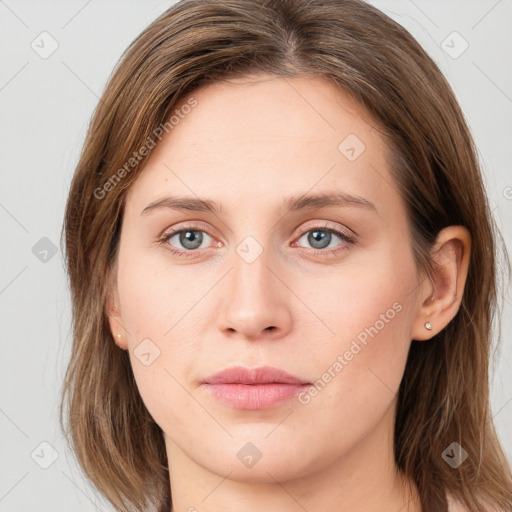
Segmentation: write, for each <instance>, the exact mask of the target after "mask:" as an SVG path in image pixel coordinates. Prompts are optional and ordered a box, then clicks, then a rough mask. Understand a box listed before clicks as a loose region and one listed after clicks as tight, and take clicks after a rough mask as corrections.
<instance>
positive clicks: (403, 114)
mask: <svg viewBox="0 0 512 512" xmlns="http://www.w3.org/2000/svg"><path fill="white" fill-rule="evenodd" d="M254 73H267V74H272V75H275V76H280V77H293V76H299V75H317V76H322V77H325V78H326V79H328V80H331V81H333V82H334V83H335V84H337V85H338V86H339V87H340V88H341V89H343V90H344V91H347V92H348V93H350V94H351V95H353V97H354V98H356V99H357V100H358V101H359V103H360V105H362V107H364V108H365V109H366V110H367V111H368V112H369V114H370V116H371V118H372V119H373V120H374V121H375V123H376V125H377V126H378V127H379V129H380V130H381V131H382V134H383V136H385V137H386V140H387V141H388V144H389V147H390V148H391V149H392V151H391V154H392V155H393V157H392V158H393V161H392V162H391V164H392V165H391V169H390V171H391V173H392V175H393V177H394V179H395V181H396V183H397V185H398V186H399V188H400V191H401V194H402V197H403V199H404V201H405V204H406V206H407V208H408V214H409V221H410V225H411V232H412V234H413V236H412V240H411V243H412V248H413V251H414V257H415V260H416V263H417V266H418V269H419V270H421V271H424V272H425V274H426V275H427V276H430V275H431V273H432V263H431V259H430V252H429V251H430V249H431V247H432V245H433V243H434V242H435V239H436V235H437V234H438V232H439V231H440V230H441V229H442V228H444V227H446V226H449V225H462V226H465V227H466V228H467V229H468V230H469V232H470V233H471V236H472V251H471V261H470V267H469V273H468V277H467V281H466V287H465V290H464V295H463V298H462V304H461V307H460V309H459V311H458V313H457V315H456V317H455V318H454V319H453V320H452V321H451V322H450V324H449V325H448V326H447V327H446V328H445V329H444V330H443V331H441V332H440V333H439V334H437V335H436V336H435V338H434V339H433V340H431V341H429V342H421V343H420V342H417V341H414V340H413V341H412V345H411V348H410V353H409V357H408V360H407V365H406V368H405V374H404V376H403V380H402V382H401V386H400V389H399V393H398V397H397V412H396V423H395V425H396V426H395V433H394V435H395V443H394V444H395V459H396V466H397V468H398V469H399V470H400V472H402V473H403V474H404V475H406V476H407V477H409V478H410V479H412V481H413V482H414V483H415V484H416V486H417V488H418V491H419V494H420V497H421V503H422V507H423V510H425V512H432V511H437V510H444V507H445V503H446V502H445V496H446V493H447V492H450V493H452V494H453V495H454V497H456V498H458V499H460V500H461V501H462V502H463V503H464V504H465V505H466V507H467V508H468V510H470V511H471V512H485V510H487V509H486V508H484V504H488V505H490V506H492V507H496V508H499V509H500V510H511V509H512V477H511V472H510V466H509V465H508V462H507V460H506V458H505V456H504V454H503V452H502V449H501V447H500V444H499V441H498V439H497V436H496V433H495V428H494V425H493V421H492V415H491V412H490V405H489V375H488V368H489V364H490V355H491V347H492V344H491V340H492V337H491V334H492V327H493V319H494V317H495V311H496V300H497V289H498V284H499V283H498V280H497V277H498V275H499V274H498V270H499V268H498V263H497V262H498V259H499V252H498V243H497V241H498V240H501V238H500V235H499V232H498V230H497V228H496V226H495V224H494V221H493V219H492V217H491V213H490V209H489V205H488V200H487V197H486V193H485V189H484V186H483V182H482V176H481V170H480V167H479V163H478V159H477V156H476V155H477V152H476V148H475V145H474V141H473V139H472V136H471V134H470V131H469V128H468V126H467V124H466V122H465V119H464V116H463V113H462V112H461V110H460V107H459V105H458V103H457V101H456V98H455V96H454V93H453V92H452V89H451V88H450V86H449V84H448V83H447V81H446V79H445V78H444V77H443V75H442V73H441V72H440V70H439V69H438V67H437V66H436V64H435V63H434V61H433V60H432V59H431V58H430V57H429V56H428V55H427V53H426V52H425V51H424V50H423V49H422V48H421V46H420V45H419V44H418V43H417V41H416V40H415V39H414V38H413V37H412V36H411V35H410V34H409V33H408V32H407V31H406V30H405V29H404V28H403V27H402V26H400V25H399V24H398V23H396V22H394V21H393V20H392V19H390V18H389V17H388V16H386V15H384V14H383V13H382V12H380V11H379V10H377V9H376V8H374V7H372V6H370V5H368V4H366V3H364V2H363V1H360V0H222V1H218V0H214V1H212V0H184V1H181V2H179V3H177V4H175V5H173V6H172V7H171V8H170V9H168V10H167V11H166V12H164V13H163V14H162V15H161V16H160V17H159V18H158V19H156V20H155V21H154V22H153V23H151V25H150V26H148V27H147V28H146V29H145V30H144V31H143V32H142V33H141V34H140V36H139V37H137V38H136V39H135V40H134V41H133V42H132V44H131V45H130V46H129V48H128V49H127V50H126V52H125V54H124V55H123V57H122V59H121V60H120V63H119V64H118V65H117V67H116V69H115V70H114V72H113V74H112V76H111V77H110V80H109V82H108V84H107V86H106V88H105V91H104V92H103V95H102V97H101V99H100V101H99V104H98V106H97V108H96V111H95V113H94V116H93V118H92V121H91V124H90V126H89V129H88V133H87V137H86V140H85V144H84V147H83V150H82V153H81V156H80V160H79V162H78V165H77V168H76V171H75V174H74V177H73V181H72V184H71V189H70V192H69V198H68V202H67V206H66V213H65V222H64V226H63V234H64V232H65V244H66V245H65V251H66V258H67V265H68V275H69V281H70V288H71V294H72V307H73V345H72V354H71V360H70V363H69V366H68V369H67V373H66V376H65V382H64V386H63V390H62V399H61V408H60V421H61V428H62V429H63V431H64V432H65V434H66V435H67V436H69V437H68V441H69V443H70V445H71V447H72V449H73V450H74V452H75V453H76V456H77V459H78V462H79V464H80V465H81V467H82V468H83V470H84V472H85V474H86V475H87V477H88V478H89V479H90V480H91V481H92V482H93V484H94V485H95V486H96V487H97V488H98V489H99V490H100V491H101V493H102V494H103V495H104V496H106V497H107V499H108V500H109V501H110V502H111V503H112V504H113V505H114V506H115V508H116V509H117V510H120V511H122V510H147V509H148V507H149V506H155V507H157V508H159V509H161V510H169V508H170V505H171V489H170V485H169V472H168V464H167V456H166V451H165V445H164V441H163V433H162V431H161V429H160V428H159V426H158V425H157V424H156V423H155V422H154V420H153V419H152V417H151V415H150V414H149V412H148V411H147V409H146V407H145V405H144V403H143V402H142V399H141V397H140V395H139V393H138V390H137V386H136V383H135V380H134V377H133V374H132V371H131V366H130V361H129V356H128V354H127V352H126V351H123V350H121V349H119V348H118V347H117V346H116V345H115V344H114V342H113V340H112V336H111V332H110V330H109V325H108V322H107V317H106V312H105V300H106V297H107V292H108V289H109V287H110V286H112V285H113V279H114V278H113V275H114V270H115V262H116V254H117V248H118V240H119V233H120V225H121V224H120V223H121V219H122V214H123V206H124V200H125V196H126V192H127V190H128V188H129V187H130V185H131V184H132V183H133V182H134V181H135V180H136V179H137V176H138V175H139V174H140V172H141V171H142V169H143V168H144V165H145V163H146V162H147V158H148V157H147V155H145V156H141V153H140V152H139V150H140V148H141V147H143V146H144V145H145V144H146V145H147V144H148V141H149V140H151V141H155V139H156V137H155V134H156V133H161V128H159V127H162V126H167V128H166V131H167V129H168V128H169V117H170V116H171V115H172V114H173V107H174V106H175V105H176V104H177V102H178V101H179V100H180V99H181V98H183V97H185V96H186V95H187V94H190V93H192V92H193V91H194V90H195V89H196V88H198V87H200V86H203V85H207V84H210V83H213V82H216V81H219V80H223V79H226V78H230V77H241V76H246V75H250V74H254ZM166 122H167V123H168V124H167V125H165V123H166ZM158 130H160V132H159V131H158ZM134 154H137V159H136V161H133V162H131V160H129V159H130V158H132V156H133V155H134ZM127 161H130V162H131V163H130V165H128V166H127V165H126V163H127ZM121 169H124V172H123V171H121ZM107 185H108V186H107ZM504 261H506V262H508V260H506V259H505V260H504ZM66 405H67V407H68V414H67V417H66V420H67V423H66V425H64V422H63V415H64V406H66ZM453 442H457V443H459V444H460V445H461V446H462V447H463V449H464V450H465V451H466V452H467V453H468V458H467V459H466V460H465V461H464V462H463V463H462V464H461V465H460V466H459V467H457V468H456V469H452V467H450V466H449V465H448V464H447V463H446V462H445V461H444V460H443V458H442V456H441V455H442V453H443V451H444V450H445V449H446V448H447V447H448V446H449V445H450V444H451V443H453Z"/></svg>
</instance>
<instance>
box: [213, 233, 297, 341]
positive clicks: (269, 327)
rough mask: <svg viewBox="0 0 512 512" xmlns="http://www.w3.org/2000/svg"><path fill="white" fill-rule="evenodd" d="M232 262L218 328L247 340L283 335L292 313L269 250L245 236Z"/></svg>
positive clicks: (234, 252)
mask: <svg viewBox="0 0 512 512" xmlns="http://www.w3.org/2000/svg"><path fill="white" fill-rule="evenodd" d="M267 243H268V244H270V242H267ZM231 261H232V266H233V270H232V271H231V272H230V274H229V277H228V282H227V283H226V286H225V287H224V290H223V297H222V299H221V311H220V314H219V328H220V329H222V330H224V331H229V332H233V331H236V332H238V333H239V334H240V335H241V336H243V337H246V338H250V339H258V338H259V337H262V336H265V337H266V338H268V336H269V335H271V336H280V335H283V334H284V332H286V331H287V330H288V329H289V328H290V324H291V314H290V310H289V304H287V298H286V293H285V288H286V287H285V286H284V285H283V283H282V282H281V280H280V279H278V278H277V277H276V276H275V274H274V273H275V272H276V270H275V269H273V268H272V267H279V265H278V264H277V263H276V264H273V263H272V262H273V261H275V258H274V255H273V254H272V251H271V249H270V248H269V247H265V246H264V245H263V243H259V242H257V241H256V239H255V238H253V237H246V238H245V239H244V240H242V242H240V243H239V244H238V246H237V247H236V248H235V250H234V251H233V254H232V258H231ZM271 269H272V270H271ZM283 288H284V289H283Z"/></svg>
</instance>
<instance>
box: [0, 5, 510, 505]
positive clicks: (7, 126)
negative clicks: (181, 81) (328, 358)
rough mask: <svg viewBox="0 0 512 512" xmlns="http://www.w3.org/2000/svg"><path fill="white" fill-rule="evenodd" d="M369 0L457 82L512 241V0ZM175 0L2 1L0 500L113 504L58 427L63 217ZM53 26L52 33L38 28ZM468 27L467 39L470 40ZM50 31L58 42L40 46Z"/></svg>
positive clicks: (65, 341) (65, 334)
mask: <svg viewBox="0 0 512 512" xmlns="http://www.w3.org/2000/svg"><path fill="white" fill-rule="evenodd" d="M371 3H372V4H374V5H375V6H377V7H379V8H380V9H382V10H383V11H384V12H386V13H387V14H388V15H390V16H391V17H393V18H394V19H395V20H397V21H398V22H399V23H401V24H402V25H404V26H405V27H406V28H407V29H408V30H409V31H410V32H412V34H413V35H414V36H415V37H416V38H417V39H418V40H419V41H420V43H421V44H422V45H423V46H424V47H425V48H426V50H427V51H428V52H429V53H430V55H431V56H432V57H433V58H434V59H435V60H436V62H437V63H438V64H439V66H440V67H441V69H442V71H443V72H444V73H445V75H446V76H447V78H448V80H449V82H450V83H451V85H452V86H453V88H454V90H455V93H456V95H457V97H458V99H459V101H460V104H461V106H462V109H463V111H464V112H465V115H466V118H467V120H468V122H469V124H470V127H471V129H472V132H473V135H474V137H475V140H476V143H477V146H478V148H479V153H480V158H481V161H482V164H483V169H484V172H485V180H486V184H487V188H488V193H489V196H490V198H491V203H492V208H493V210H494V214H495V216H496V218H497V220H498V223H499V225H500V226H501V228H502V230H503V233H504V235H505V239H506V243H507V246H508V248H509V250H510V248H511V247H512V223H510V219H511V211H512V171H511V167H510V166H511V162H512V115H511V114H512V68H511V62H512V60H511V49H512V32H511V31H510V26H511V21H512V0H500V1H497V0H478V1H473V2H471V1H467V0H466V1H426V0H415V1H413V0H388V1H384V0H374V1H372V2H371ZM171 4H172V2H169V1H167V2H162V1H156V0H149V1H112V0H110V1H101V2H100V1H99V0H89V1H76V0H72V1H70V0H67V1H45V2H43V1H25V2H23V1H19V0H18V1H16V0H6V1H0V59H1V60H0V112H1V117H0V140H1V143H2V152H1V166H0V172H1V187H0V224H1V235H2V245H1V247H2V249H1V252H0V253H1V257H2V260H1V265H0V318H1V336H2V344H1V347H2V352H1V356H0V380H1V388H0V389H1V397H0V457H1V469H0V511H9V512H18V511H23V512H27V511H36V510H37V511H39V512H57V511H69V510H74V511H76V512H81V511H92V510H104V511H109V510H112V508H111V507H110V506H108V505H107V504H106V503H105V501H104V500H103V499H102V498H100V497H99V496H97V495H96V493H95V491H94V489H93V488H92V487H91V486H90V484H89V483H88V482H87V481H86V480H85V479H84V478H83V477H82V476H81V473H80V470H79V468H78V466H77V465H76V463H75V461H74V459H73V455H72V454H71V453H69V452H68V451H67V449H66V445H65V443H64V441H63V438H62V435H61V433H60V430H59V428H58V422H57V410H58V409H57V406H58V401H57V400H58V396H59V392H60V388H61V384H62V378H63V373H64V370H65V367H66V363H67V360H68V358H69V346H70V301H69V295H68V289H67V282H66V278H65V273H64V262H63V257H62V253H61V251H60V230H61V226H62V218H63V212H64V205H65V200H66V196H67V192H68V188H69V184H70V180H71V176H72V173H73V170H74V166H75V165H76V163H77V161H78V156H79V152H80V149H81V145H82V142H83V140H84V136H85V132H86V128H87V124H88V122H89V119H90V116H91V114H92V112H93V109H94V107H95V105H96V103H97V101H98V98H99V96H100V94H101V92H102V90H103V87H104V85H105V83H106V80H107V78H108V77H109V75H110V73H111V72H112V69H113V67H114V65H115V64H116V62H117V60H118V58H119V57H120V56H121V53H122V52H123V51H124V49H125V48H126V47H127V46H128V44H129V43H130V42H131V41H132V39H133V38H134V37H135V36H137V35H138V34H139V33H140V31H142V30H143V29H144V28H145V27H146V26H147V25H148V24H149V23H150V22H151V21H153V20H154V19H155V18H156V17H157V16H158V15H159V14H161V13H162V12H163V11H164V10H165V9H167V8H168V7H169V6H170V5H171ZM45 31H46V32H48V33H49V34H50V36H48V35H42V36H41V35H40V34H41V33H42V32H45ZM454 31H457V32H458V33H459V34H460V36H461V37H462V38H463V39H461V38H460V37H459V36H457V35H453V34H452V33H453V32H454ZM464 40H465V41H467V44H468V45H469V46H468V48H467V49H466V51H464V52H463V53H461V51H462V50H463V49H464V46H465V43H464ZM53 41H56V43H54V42H53ZM443 41H445V42H444V43H443ZM52 44H58V48H57V49H56V50H55V52H54V53H52V54H51V55H49V56H46V55H43V56H45V57H46V58H42V57H41V56H40V54H41V52H43V51H46V52H48V51H49V50H50V49H51V47H52V46H51V45H52ZM31 45H34V47H35V48H34V49H33V48H32V46H31ZM36 49H37V51H36ZM37 52H39V53H37ZM459 53H461V54H460V55H459ZM455 57H456V58H455ZM506 220H508V221H509V223H508V225H507V224H506V222H505V221H506ZM42 239H43V240H42ZM52 250H53V251H54V252H55V254H54V253H53V252H52ZM45 251H47V252H45ZM511 312H512V295H511V294H510V286H508V288H507V299H506V301H505V303H504V309H503V317H504V322H503V326H502V336H501V337H502V345H501V351H500V353H499V357H497V359H496V364H495V371H494V372H493V373H492V383H491V384H492V387H491V390H492V397H491V405H492V410H493V415H494V420H495V422H496V425H497V429H498V434H499V437H500V439H501V441H502V443H503V446H504V449H505V450H506V453H507V456H508V458H509V460H512V382H511V377H510V371H511V361H512V340H511V336H510V334H511V332H512V322H511V317H512V315H511ZM41 443H49V445H51V446H49V445H47V444H43V445H41ZM52 455H56V456H57V459H56V460H55V461H53V458H52ZM42 466H48V467H47V469H44V467H42Z"/></svg>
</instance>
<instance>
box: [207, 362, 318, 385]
mask: <svg viewBox="0 0 512 512" xmlns="http://www.w3.org/2000/svg"><path fill="white" fill-rule="evenodd" d="M203 383H204V384H272V383H278V384H297V385H300V384H309V383H308V382H307V381H305V380H302V379H300V378H299V377H295V376H294V375H291V374H289V373H288V372H285V371H284V370H281V369H280V368H274V367H272V366H260V367H259V368H244V367H243V366H233V367H231V368H226V369H225V370H221V371H220V372H217V373H215V374H213V375H210V377H207V378H206V379H204V380H203Z"/></svg>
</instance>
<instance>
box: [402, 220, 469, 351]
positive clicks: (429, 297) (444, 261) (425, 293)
mask: <svg viewBox="0 0 512 512" xmlns="http://www.w3.org/2000/svg"><path fill="white" fill-rule="evenodd" d="M470 253H471V235H470V233H469V231H468V230H467V229H466V228H465V227H463V226H449V227H447V228H444V229H443V230H441V231H440V232H439V234H438V236H437V239H436V243H435V245H434V247H433V248H432V253H431V257H432V259H433V262H434V268H435V270H434V276H433V279H432V280H428V279H427V280H426V281H425V284H424V286H422V287H421V292H420V294H419V297H418V300H419V303H418V307H417V311H416V317H415V319H414V323H413V326H412V332H411V338H412V339H415V340H420V341H423V340H428V339H430V338H432V337H433V336H435V335H436V334H437V333H439V332H440V331H442V330H443V329H444V328H445V327H446V326H447V325H448V324H449V323H450V321H451V320H452V319H453V318H454V317H455V315H456V314H457V312H458V311H459V307H460V304H461V301H462V295H463V292H464V286H465V284H466V278H467V274H468V269H469V261H470ZM427 323H428V324H430V325H431V326H432V328H431V329H427V327H425V324H427ZM428 324H427V325H428Z"/></svg>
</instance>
